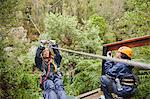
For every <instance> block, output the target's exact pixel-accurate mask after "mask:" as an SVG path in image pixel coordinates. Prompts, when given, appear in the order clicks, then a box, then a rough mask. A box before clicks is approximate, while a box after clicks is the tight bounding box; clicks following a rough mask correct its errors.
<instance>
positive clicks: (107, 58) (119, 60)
mask: <svg viewBox="0 0 150 99" xmlns="http://www.w3.org/2000/svg"><path fill="white" fill-rule="evenodd" d="M29 18H30V20H31V22H32V23H33V25H34V27H35V28H36V29H37V31H38V32H39V34H41V32H40V30H39V29H38V28H37V26H36V24H35V23H34V22H33V20H32V18H31V16H30V15H29ZM51 48H54V49H59V50H62V51H66V52H71V53H76V54H80V55H85V56H90V57H94V58H100V59H104V60H109V61H114V62H123V63H126V64H129V65H131V66H134V67H139V68H143V69H150V64H145V63H142V62H136V61H131V60H125V59H117V58H112V57H106V56H101V55H96V54H91V53H85V52H80V51H74V50H69V49H64V48H57V47H51Z"/></svg>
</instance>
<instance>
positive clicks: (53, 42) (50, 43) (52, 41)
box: [49, 40, 56, 48]
mask: <svg viewBox="0 0 150 99" xmlns="http://www.w3.org/2000/svg"><path fill="white" fill-rule="evenodd" d="M55 44H56V41H55V40H49V48H51V47H52V45H55Z"/></svg>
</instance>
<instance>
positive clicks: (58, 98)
mask: <svg viewBox="0 0 150 99" xmlns="http://www.w3.org/2000/svg"><path fill="white" fill-rule="evenodd" d="M46 44H49V48H45V45H46ZM51 46H52V47H58V45H57V44H55V43H54V42H53V41H47V40H41V45H40V46H39V47H38V48H37V50H36V56H35V63H36V66H37V67H38V68H39V69H40V70H41V71H42V75H41V77H40V87H41V88H42V89H43V90H44V94H43V97H44V99H67V96H66V92H65V90H64V86H63V81H62V75H61V73H60V71H59V69H58V68H59V67H60V63H61V60H62V57H61V55H60V52H59V50H58V49H53V53H54V56H53V55H52V52H51V51H50V47H51Z"/></svg>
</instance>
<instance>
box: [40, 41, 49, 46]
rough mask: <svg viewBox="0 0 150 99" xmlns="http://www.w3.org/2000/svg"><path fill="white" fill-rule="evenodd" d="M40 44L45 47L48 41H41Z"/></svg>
mask: <svg viewBox="0 0 150 99" xmlns="http://www.w3.org/2000/svg"><path fill="white" fill-rule="evenodd" d="M40 43H41V44H43V45H45V44H48V41H47V40H41V41H40Z"/></svg>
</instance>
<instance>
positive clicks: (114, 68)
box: [107, 63, 123, 78]
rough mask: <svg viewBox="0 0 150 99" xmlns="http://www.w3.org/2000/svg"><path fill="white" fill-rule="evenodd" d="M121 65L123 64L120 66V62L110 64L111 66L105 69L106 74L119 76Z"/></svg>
mask: <svg viewBox="0 0 150 99" xmlns="http://www.w3.org/2000/svg"><path fill="white" fill-rule="evenodd" d="M122 67H123V66H122V64H121V63H117V64H114V65H113V66H112V68H110V69H109V70H108V71H107V74H108V75H109V76H112V77H117V78H119V76H120V75H121V71H122V70H123V68H122Z"/></svg>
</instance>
